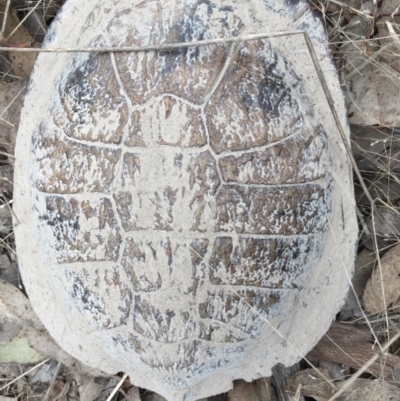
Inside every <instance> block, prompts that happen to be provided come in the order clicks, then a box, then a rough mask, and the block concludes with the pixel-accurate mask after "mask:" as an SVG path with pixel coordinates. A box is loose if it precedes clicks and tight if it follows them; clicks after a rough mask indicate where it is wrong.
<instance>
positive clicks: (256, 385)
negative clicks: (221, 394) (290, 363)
mask: <svg viewBox="0 0 400 401" xmlns="http://www.w3.org/2000/svg"><path fill="white" fill-rule="evenodd" d="M244 400H246V401H276V400H277V398H276V395H275V391H274V389H273V388H272V385H271V380H270V378H261V379H258V380H256V381H254V382H252V383H247V382H246V381H244V380H238V381H235V382H234V385H233V389H232V390H230V391H229V393H228V401H244Z"/></svg>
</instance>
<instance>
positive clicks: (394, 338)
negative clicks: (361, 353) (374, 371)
mask: <svg viewBox="0 0 400 401" xmlns="http://www.w3.org/2000/svg"><path fill="white" fill-rule="evenodd" d="M399 338H400V331H398V332H397V334H396V335H395V336H394V337H392V338H391V340H390V341H389V342H388V343H386V344H385V345H384V347H383V350H384V352H386V351H387V350H388V348H389V347H390V346H391V345H392V344H394V343H395V342H396V341H397V340H398V339H399ZM380 356H381V354H380V353H379V352H377V353H376V354H375V355H374V356H373V357H372V358H371V359H369V361H367V362H366V363H365V364H364V365H363V366H362V367H361V368H360V369H359V370H358V371H357V372H356V373H354V374H353V376H352V377H351V378H350V379H348V380H346V382H345V383H344V385H343V387H341V388H340V390H339V391H338V392H337V393H336V394H334V395H333V396H332V397H331V398H329V400H328V401H334V400H337V399H338V397H339V396H340V395H342V394H343V393H344V392H345V391H346V390H347V389H348V388H350V387H351V386H352V385H353V383H354V382H355V381H356V380H357V379H358V378H359V377H360V376H361V375H362V374H363V373H364V372H365V371H366V370H367V369H368V368H369V367H370V366H371V365H372V364H373V363H374V362H375V361H376V360H377V359H378V358H379V357H380Z"/></svg>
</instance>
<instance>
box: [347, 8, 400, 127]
mask: <svg viewBox="0 0 400 401" xmlns="http://www.w3.org/2000/svg"><path fill="white" fill-rule="evenodd" d="M363 6H364V8H365V7H370V8H371V9H373V8H374V6H373V3H372V1H370V2H365V4H364V5H363ZM349 26H350V27H351V28H349V29H347V30H346V32H347V34H348V35H350V36H349V38H369V34H371V33H373V25H372V20H367V19H365V18H363V17H360V16H358V15H356V16H354V17H353V18H351V20H350V24H349ZM368 33H369V34H368ZM378 50H379V45H378V44H377V43H374V42H371V41H370V40H367V39H366V40H365V41H361V40H355V41H349V42H347V43H346V44H345V45H344V46H343V47H342V51H343V54H344V55H345V57H346V66H345V71H347V72H348V74H347V75H346V82H347V85H348V88H349V90H348V95H349V97H350V99H351V101H350V103H349V106H348V112H349V122H350V123H351V124H357V125H363V126H364V125H366V126H368V125H378V126H390V127H391V126H400V113H399V110H400V103H399V97H398V93H399V89H400V73H399V71H396V70H395V69H394V68H392V67H391V66H390V65H389V64H387V63H386V62H385V61H383V59H382V54H381V53H379V54H377V55H374V53H375V52H377V51H378ZM382 53H385V51H383V52H382ZM397 53H398V52H397ZM397 60H398V59H397Z"/></svg>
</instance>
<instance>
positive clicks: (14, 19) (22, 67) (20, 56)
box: [0, 0, 37, 78]
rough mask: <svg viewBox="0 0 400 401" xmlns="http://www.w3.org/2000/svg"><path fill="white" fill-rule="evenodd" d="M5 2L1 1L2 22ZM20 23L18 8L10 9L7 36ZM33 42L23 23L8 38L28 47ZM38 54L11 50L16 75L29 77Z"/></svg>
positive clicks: (10, 42)
mask: <svg viewBox="0 0 400 401" xmlns="http://www.w3.org/2000/svg"><path fill="white" fill-rule="evenodd" d="M5 4H6V1H5V0H2V1H0V17H1V18H0V24H3V17H4V12H5ZM19 23H20V21H19V18H18V16H17V12H16V10H13V9H10V10H9V13H8V17H7V24H6V29H5V33H4V36H5V38H7V37H8V36H9V35H10V34H11V33H12V32H13V31H14V29H15V28H17V26H18V25H19ZM32 43H33V39H32V36H31V35H29V33H28V30H27V29H26V28H25V27H24V26H23V25H21V26H20V27H18V29H17V30H16V31H15V33H13V35H12V36H11V37H10V38H9V39H8V40H7V44H10V45H26V47H30V46H31V44H32ZM36 56H37V55H36V53H26V52H23V53H21V52H9V57H10V60H11V63H12V64H13V69H14V75H17V76H19V77H22V78H29V76H30V75H31V72H32V68H33V65H34V64H35V60H36Z"/></svg>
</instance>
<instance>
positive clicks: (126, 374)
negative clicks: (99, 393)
mask: <svg viewBox="0 0 400 401" xmlns="http://www.w3.org/2000/svg"><path fill="white" fill-rule="evenodd" d="M127 377H128V373H125V374H124V375H123V376H122V379H121V380H120V381H119V382H118V384H117V385H116V386H115V388H114V390H113V391H112V392H111V394H110V395H109V397H108V398H107V401H111V400H112V398H113V397H114V395H115V394H117V392H118V390H119V388H120V387H121V386H122V385H123V384H124V381H125V380H126V378H127Z"/></svg>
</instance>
